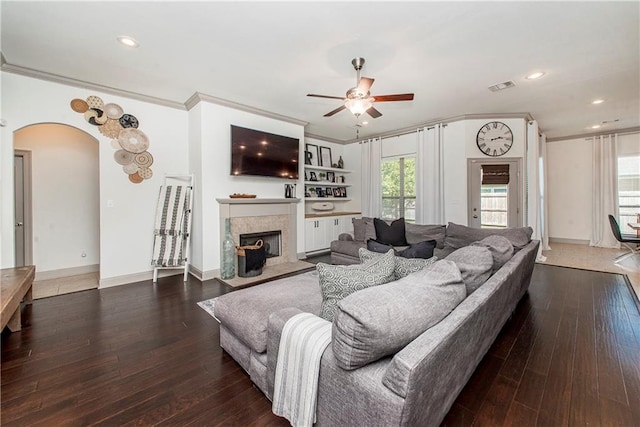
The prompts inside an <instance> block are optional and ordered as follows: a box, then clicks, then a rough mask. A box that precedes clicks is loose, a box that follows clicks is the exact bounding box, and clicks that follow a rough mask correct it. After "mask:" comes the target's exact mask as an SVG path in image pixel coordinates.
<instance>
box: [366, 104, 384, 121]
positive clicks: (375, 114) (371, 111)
mask: <svg viewBox="0 0 640 427" xmlns="http://www.w3.org/2000/svg"><path fill="white" fill-rule="evenodd" d="M367 114H368V115H370V116H371V117H372V118H374V119H377V118H378V117H380V116H381V115H382V113H381V112H380V111H378V110H376V109H375V108H373V107H371V108H369V109H368V110H367Z"/></svg>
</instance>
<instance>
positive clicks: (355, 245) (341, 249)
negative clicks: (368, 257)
mask: <svg viewBox="0 0 640 427" xmlns="http://www.w3.org/2000/svg"><path fill="white" fill-rule="evenodd" d="M330 247H331V252H336V253H340V254H345V255H349V256H352V257H355V258H358V250H359V249H360V248H364V247H366V243H364V242H360V241H355V240H334V241H332V242H331V246H330Z"/></svg>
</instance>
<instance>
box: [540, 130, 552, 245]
mask: <svg viewBox="0 0 640 427" xmlns="http://www.w3.org/2000/svg"><path fill="white" fill-rule="evenodd" d="M539 146H540V161H539V163H538V167H539V173H540V176H539V180H540V215H541V218H540V219H541V221H540V230H541V234H542V236H541V237H542V240H541V242H540V247H541V248H542V249H544V250H545V251H546V250H549V249H551V247H550V246H549V203H548V199H547V195H548V194H549V193H548V192H547V188H548V187H547V136H546V135H545V134H542V136H541V137H540V143H539Z"/></svg>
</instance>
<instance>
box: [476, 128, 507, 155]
mask: <svg viewBox="0 0 640 427" xmlns="http://www.w3.org/2000/svg"><path fill="white" fill-rule="evenodd" d="M476 144H478V148H479V149H480V151H482V152H483V153H484V154H486V155H487V156H492V157H498V156H502V155H504V154H506V153H507V151H509V149H510V148H511V146H512V145H513V132H511V129H509V126H507V125H505V124H504V123H502V122H489V123H487V124H486V125H484V126H482V127H481V128H480V130H479V131H478V135H477V136H476Z"/></svg>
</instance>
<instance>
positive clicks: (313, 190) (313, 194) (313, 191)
mask: <svg viewBox="0 0 640 427" xmlns="http://www.w3.org/2000/svg"><path fill="white" fill-rule="evenodd" d="M307 193H309V195H308V196H307V197H318V195H317V193H316V188H315V187H309V188H307Z"/></svg>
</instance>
